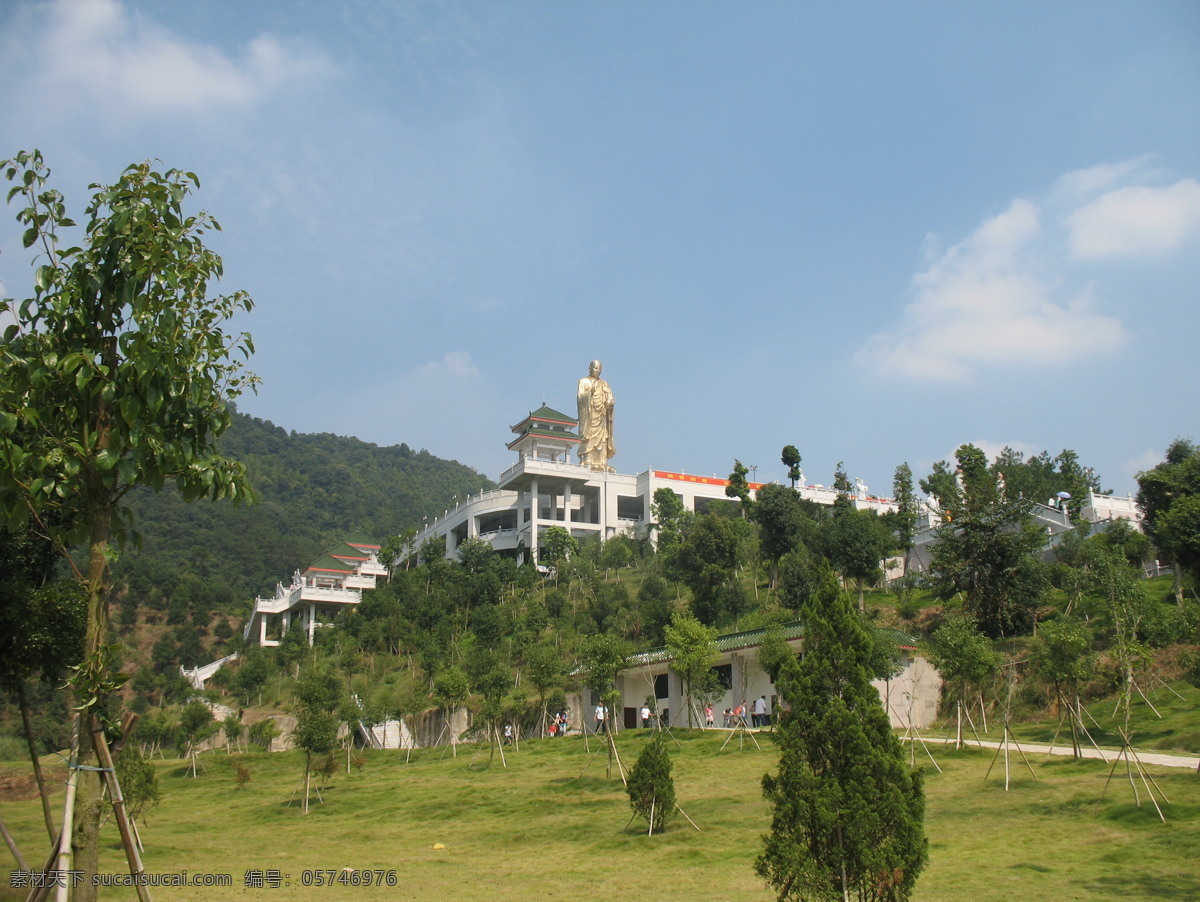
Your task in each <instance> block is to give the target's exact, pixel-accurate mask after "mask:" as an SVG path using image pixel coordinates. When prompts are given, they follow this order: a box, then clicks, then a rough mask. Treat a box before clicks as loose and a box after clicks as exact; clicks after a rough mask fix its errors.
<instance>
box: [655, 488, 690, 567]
mask: <svg viewBox="0 0 1200 902" xmlns="http://www.w3.org/2000/svg"><path fill="white" fill-rule="evenodd" d="M650 513H651V514H652V515H653V516H654V526H655V530H656V532H657V541H656V543H655V544H656V546H657V548H658V551H659V553H660V554H669V553H670V552H672V551H674V550H675V548H676V547H677V546H678V545H679V543H680V542H682V541H683V537H684V534H685V533H686V532H687V527H688V523H689V522H690V519H691V513H690V512H689V511H688V510H687V509H685V508H684V506H683V499H682V498H680V497H679V496H678V495H676V494H675V493H674V492H673V491H671V490H670V489H669V488H667V487H666V486H663V487H662V488H660V489H655V490H654V498H653V500H652V501H651V502H650Z"/></svg>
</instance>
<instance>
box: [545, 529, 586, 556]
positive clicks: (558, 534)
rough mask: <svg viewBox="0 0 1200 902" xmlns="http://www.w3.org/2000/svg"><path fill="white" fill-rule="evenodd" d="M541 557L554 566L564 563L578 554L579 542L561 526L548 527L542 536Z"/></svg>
mask: <svg viewBox="0 0 1200 902" xmlns="http://www.w3.org/2000/svg"><path fill="white" fill-rule="evenodd" d="M541 546H542V557H543V559H544V560H547V561H550V562H552V563H555V564H561V563H565V562H566V561H569V560H570V559H571V556H572V555H574V554H577V553H578V552H579V542H577V541H576V540H575V537H574V536H573V535H571V534H570V533H569V532H567V531H566V530H565V529H563V528H562V527H561V526H550V527H547V528H546V532H545V533H544V534H543V535H542V541H541Z"/></svg>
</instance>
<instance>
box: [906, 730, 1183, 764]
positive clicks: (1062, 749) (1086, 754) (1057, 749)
mask: <svg viewBox="0 0 1200 902" xmlns="http://www.w3.org/2000/svg"><path fill="white" fill-rule="evenodd" d="M921 738H922V739H923V740H924V741H925V742H927V743H930V744H934V743H936V744H938V745H953V743H954V740H953V739H941V738H936V739H935V738H933V737H930V736H922V737H921ZM905 740H906V741H909V742H911V741H912V739H911V737H905ZM963 745H971V746H975V747H976V748H987V749H998V748H1000V743H999V742H989V741H987V740H983V741H979V740H975V739H964V740H963ZM1020 747H1021V751H1023V752H1024V753H1025V754H1026V755H1027V756H1032V755H1066V756H1068V757H1070V755H1071V747H1070V746H1069V745H1066V746H1064V745H1061V744H1060V745H1056V746H1054V747H1053V748H1051V747H1050V746H1048V745H1039V744H1037V743H1032V742H1022V743H1020ZM1012 750H1013V751H1014V752H1015V751H1016V747H1015V746H1014V747H1013V749H1012ZM1134 752H1136V753H1137V756H1138V760H1140V761H1141V762H1142V764H1157V765H1158V766H1159V767H1181V768H1188V769H1190V770H1196V769H1197V768H1200V757H1197V756H1195V755H1164V754H1163V753H1162V752H1147V751H1143V750H1142V749H1138V748H1135V749H1134ZM1079 754H1080V757H1081V758H1099V759H1102V760H1104V761H1115V760H1116V759H1117V758H1119V757H1121V749H1100V750H1099V751H1097V750H1096V749H1095V748H1094V747H1093V746H1090V745H1087V746H1083V747H1082V748H1081V749H1080V751H1079Z"/></svg>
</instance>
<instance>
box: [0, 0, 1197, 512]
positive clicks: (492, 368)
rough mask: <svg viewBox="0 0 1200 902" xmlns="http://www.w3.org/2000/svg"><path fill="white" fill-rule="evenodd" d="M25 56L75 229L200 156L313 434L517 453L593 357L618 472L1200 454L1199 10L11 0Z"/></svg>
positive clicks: (1097, 460) (12, 249) (1110, 483)
mask: <svg viewBox="0 0 1200 902" xmlns="http://www.w3.org/2000/svg"><path fill="white" fill-rule="evenodd" d="M0 76H2V77H3V83H4V85H5V89H4V91H3V92H2V93H0V156H7V155H10V154H11V153H14V152H16V151H17V150H18V149H22V148H31V147H38V148H40V149H41V150H42V151H43V153H44V154H45V156H46V158H47V160H48V162H49V163H50V165H51V166H52V168H53V169H54V170H55V179H56V181H57V183H58V186H59V187H60V188H61V189H62V190H63V191H64V192H65V193H66V194H67V197H68V199H69V200H70V201H72V209H73V210H74V211H76V212H77V213H80V214H81V213H82V209H83V206H84V202H85V196H86V191H85V189H86V186H87V184H88V183H89V182H93V181H108V180H112V179H114V178H115V177H116V175H117V174H118V173H119V171H120V170H121V169H122V168H123V167H124V166H125V165H126V164H128V163H130V162H133V161H138V160H142V159H146V158H158V159H161V160H163V161H164V163H165V164H166V165H168V166H172V167H177V168H181V169H188V170H193V171H195V172H196V173H198V174H199V175H200V178H201V180H202V189H201V191H200V193H199V196H198V206H202V207H203V208H205V209H208V210H209V211H211V212H212V213H213V214H214V215H215V216H216V217H217V218H218V219H219V220H220V222H221V224H222V226H223V227H224V231H223V232H222V233H221V234H220V236H218V237H217V238H215V240H214V242H213V246H214V247H215V249H217V250H218V251H219V252H220V253H221V254H223V256H224V258H225V271H226V277H225V280H224V282H223V284H222V287H223V289H224V290H228V291H232V290H235V289H245V290H247V291H249V292H250V293H251V294H252V295H253V297H254V298H255V300H256V304H257V306H256V309H255V310H254V311H253V313H251V314H249V315H247V316H246V317H244V319H243V320H242V321H240V322H239V323H238V326H239V327H241V328H244V329H246V330H248V331H249V332H251V333H252V334H253V336H254V340H255V343H256V345H257V354H256V355H255V357H254V359H253V363H252V368H253V369H254V370H255V371H256V372H257V373H258V374H259V375H260V376H261V377H262V380H263V382H262V387H261V390H260V392H259V393H258V395H257V396H256V397H250V398H246V399H244V400H243V401H242V403H241V405H240V406H241V409H243V410H244V411H246V412H249V413H252V414H254V415H256V416H260V417H264V418H267V419H270V420H272V421H274V422H275V423H277V424H278V425H281V426H284V427H285V428H288V429H294V430H297V431H300V432H334V433H339V434H344V435H356V436H358V437H360V438H362V439H364V440H367V441H371V442H376V443H379V444H398V443H400V442H406V443H408V444H409V445H410V446H412V447H414V448H427V449H428V450H429V451H430V452H432V453H434V454H437V455H439V456H442V457H447V458H453V459H457V460H459V461H462V462H463V463H466V464H468V465H470V466H472V467H475V468H477V469H479V470H481V471H482V472H484V473H486V474H487V475H489V476H491V477H493V478H495V477H496V476H497V475H498V473H499V472H500V470H501V469H503V468H504V467H506V466H508V464H509V463H510V462H511V459H512V456H511V452H508V451H507V450H506V449H505V447H504V445H505V443H506V441H507V440H508V439H509V438H511V434H510V433H509V427H510V426H511V425H512V424H514V423H516V422H517V421H518V420H520V419H521V418H522V417H523V416H524V415H525V413H526V412H527V411H529V410H531V409H533V408H535V407H537V406H539V405H540V404H541V403H543V402H545V403H548V404H550V405H551V406H553V407H557V408H559V409H561V410H564V411H568V412H569V411H571V410H572V409H573V406H574V402H573V395H574V387H575V381H576V380H577V379H578V378H579V377H580V376H583V375H584V374H585V373H586V370H587V363H588V361H589V360H591V359H593V358H599V359H600V360H602V361H603V363H604V375H605V376H606V377H607V378H608V379H609V381H610V384H611V385H612V388H613V391H614V393H615V395H616V444H617V452H618V454H617V457H616V458H615V459H614V460H613V464H614V465H615V466H616V467H617V468H618V469H619V470H621V471H622V472H640V471H642V470H644V469H646V468H647V467H655V468H658V469H671V470H684V471H687V472H691V473H697V474H700V475H722V476H723V475H726V474H727V473H728V472H729V470H730V469H731V467H732V463H733V459H734V458H735V457H737V458H740V459H741V460H742V461H743V462H744V463H746V464H747V465H748V466H754V467H756V468H757V469H756V475H757V478H758V479H760V480H763V481H767V480H771V479H779V480H783V479H784V478H785V468H784V467H783V465H782V464H781V463H780V461H779V454H780V449H781V448H782V446H783V445H785V444H795V445H796V446H797V447H798V448H799V449H800V451H801V454H802V455H803V457H804V462H803V468H804V471H805V475H806V478H807V481H809V482H814V483H826V484H828V483H829V482H831V481H832V477H833V471H834V467H835V465H836V464H837V462H838V461H844V462H845V465H846V468H847V470H848V471H849V473H850V475H851V476H852V477H854V476H857V477H861V478H862V479H864V480H865V481H866V482H867V483H868V484H869V485H870V487H871V489H872V491H875V492H878V493H880V494H888V493H890V485H891V480H892V474H893V472H894V470H895V467H896V466H897V465H898V464H899V463H901V462H903V461H907V462H908V463H909V464H910V465H911V466H912V468H913V470H914V472H915V473H916V474H917V475H918V476H921V475H924V474H926V473H928V472H929V469H930V467H931V466H932V464H933V462H934V461H936V460H939V459H943V458H947V457H949V456H950V455H951V454H952V453H953V451H954V449H955V448H956V447H957V446H958V445H959V444H961V443H963V442H975V443H977V444H980V445H981V446H982V447H984V448H985V449H986V450H988V451H989V452H991V453H995V452H997V451H999V450H1000V449H1001V448H1002V447H1003V446H1004V445H1006V444H1008V445H1012V446H1013V447H1015V448H1017V449H1018V450H1021V451H1024V452H1026V453H1030V454H1032V453H1036V452H1039V451H1041V450H1043V449H1048V450H1050V452H1051V453H1052V454H1055V453H1057V452H1059V451H1060V450H1062V449H1063V448H1071V449H1074V450H1075V451H1077V452H1078V453H1079V455H1080V457H1081V459H1082V460H1083V462H1084V463H1085V464H1088V465H1091V466H1093V467H1095V468H1096V470H1097V471H1098V473H1099V475H1100V478H1101V481H1102V482H1103V484H1104V485H1105V486H1106V487H1108V488H1112V489H1115V490H1116V491H1117V492H1118V493H1124V492H1127V491H1134V490H1136V484H1135V482H1134V479H1133V477H1134V474H1135V473H1136V472H1137V471H1138V470H1139V469H1143V468H1146V467H1149V466H1152V465H1153V464H1154V463H1155V462H1157V461H1158V460H1161V459H1162V454H1163V451H1164V449H1165V448H1166V446H1167V444H1168V443H1169V442H1170V441H1171V440H1172V439H1174V438H1175V437H1177V436H1181V435H1182V436H1191V437H1196V438H1200V428H1198V422H1200V417H1198V413H1200V356H1198V355H1197V353H1196V346H1197V338H1198V336H1200V312H1198V308H1200V303H1198V302H1200V4H1196V3H1192V2H1186V0H1177V2H1153V0H1136V2H1102V0H1090V2H1065V0H1064V2H1050V3H1043V2H1037V3H1035V2H1015V3H971V2H962V3H951V2H934V3H920V2H914V3H903V4H898V3H851V4H846V3H833V2H789V3H775V2H757V3H732V2H729V3H706V2H689V3H682V2H681V3H673V2H656V3H633V2H603V3H602V2H576V3H569V4H568V3H551V2H511V3H493V4H484V3H462V4H456V3H401V2H397V3H384V2H374V0H352V2H343V3H325V2H317V0H307V2H300V0H296V2H277V3H265V2H264V3H249V4H248V3H244V2H242V0H238V2H218V0H211V2H196V3H176V2H166V0H159V2H150V0H144V2H143V0H123V2H122V0H73V2H39V3H20V2H9V3H6V4H3V6H2V7H0ZM19 238H20V236H19V232H18V229H17V227H16V225H15V223H14V222H13V220H12V218H11V215H6V216H5V217H4V219H3V220H0V249H2V250H3V253H2V254H0V280H3V283H4V286H3V287H4V291H5V294H7V295H10V296H17V297H24V296H25V295H26V294H27V293H28V291H29V285H30V283H31V271H30V270H29V268H28V259H27V257H25V256H24V255H23V253H22V252H21V250H20V240H19Z"/></svg>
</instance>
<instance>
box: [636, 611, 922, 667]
mask: <svg viewBox="0 0 1200 902" xmlns="http://www.w3.org/2000/svg"><path fill="white" fill-rule="evenodd" d="M874 629H875V632H876V633H878V634H880V635H882V636H885V637H887V638H888V639H891V640H892V641H893V642H894V643H895V644H896V647H897V648H916V647H917V640H916V639H915V638H913V637H912V636H910V635H908V633H905V632H902V631H901V630H897V629H891V628H890V627H882V626H877V627H875V628H874ZM780 631H781V632H782V634H783V638H784V639H799V638H800V637H802V636H803V635H804V624H803V623H802V622H801V621H799V620H793V621H792V622H791V623H784V624H782V625H781V626H780ZM766 635H767V629H766V627H763V628H761V629H756V630H745V631H743V632H740V633H727V634H726V635H724V636H717V650H718V651H735V650H736V649H739V648H755V647H757V646H759V645H761V644H762V641H763V639H764V638H765V637H766ZM670 660H671V653H670V652H669V651H668V650H667V647H666V646H665V645H663V646H660V647H658V648H651V649H649V650H648V651H644V652H641V653H639V654H636V655H630V656H629V658H628V659H627V660H626V662H625V666H626V667H641V666H643V665H646V664H662V663H663V662H665V661H670Z"/></svg>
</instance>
